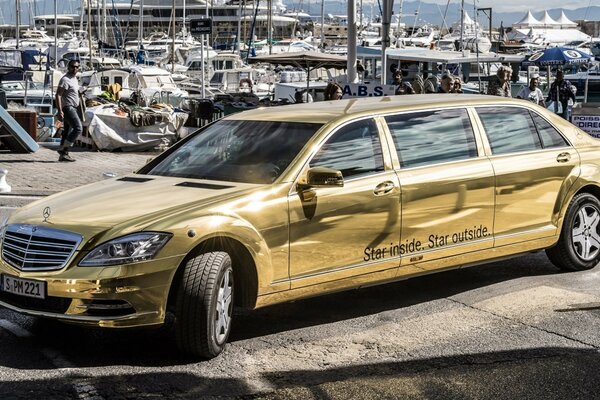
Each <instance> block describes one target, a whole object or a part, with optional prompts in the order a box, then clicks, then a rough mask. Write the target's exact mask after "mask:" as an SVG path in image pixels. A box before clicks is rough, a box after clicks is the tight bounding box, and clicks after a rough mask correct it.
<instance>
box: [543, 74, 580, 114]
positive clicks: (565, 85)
mask: <svg viewBox="0 0 600 400" xmlns="http://www.w3.org/2000/svg"><path fill="white" fill-rule="evenodd" d="M569 99H571V100H572V101H573V103H575V93H574V91H573V85H571V82H569V81H567V80H565V79H564V73H563V70H562V69H558V71H556V79H555V80H554V82H552V85H550V91H549V92H548V97H547V98H546V102H549V101H553V102H554V107H555V108H554V109H555V110H556V113H557V114H559V115H560V116H561V117H563V118H564V119H566V120H567V121H569V120H570V118H571V115H570V112H569ZM559 104H560V106H561V108H562V110H560V108H559Z"/></svg>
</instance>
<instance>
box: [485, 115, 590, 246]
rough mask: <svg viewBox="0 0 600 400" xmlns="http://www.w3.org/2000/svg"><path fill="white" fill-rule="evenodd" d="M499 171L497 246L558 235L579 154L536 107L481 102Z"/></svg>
mask: <svg viewBox="0 0 600 400" xmlns="http://www.w3.org/2000/svg"><path fill="white" fill-rule="evenodd" d="M476 110H477V114H478V116H479V119H480V120H481V124H482V126H483V129H484V130H485V133H486V135H485V136H486V137H487V141H488V142H489V144H486V147H487V148H486V151H487V152H488V153H489V154H490V160H491V162H492V165H493V167H494V172H495V175H496V195H495V200H496V215H495V220H494V236H495V240H496V241H495V246H496V247H498V246H503V245H506V244H511V243H514V242H519V241H526V240H534V239H540V238H544V237H548V236H553V235H555V234H556V232H557V229H558V227H557V221H556V219H555V218H553V215H554V214H555V213H556V210H555V207H556V204H557V198H558V196H559V194H560V192H561V190H563V191H564V190H565V187H564V185H567V186H568V185H570V183H569V182H568V181H566V179H567V177H568V176H570V175H571V173H572V171H573V169H574V168H578V166H579V154H578V153H577V152H576V151H575V149H574V148H573V147H571V145H570V144H569V143H568V142H567V141H566V140H565V138H564V137H563V136H562V135H561V134H560V133H559V132H558V131H557V130H556V129H555V128H554V127H553V126H552V125H551V124H550V123H549V122H548V121H546V119H544V118H543V117H542V116H541V115H539V114H538V113H537V112H535V111H534V110H529V109H528V108H525V107H517V106H489V107H483V106H482V107H477V108H476Z"/></svg>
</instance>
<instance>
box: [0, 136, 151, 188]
mask: <svg viewBox="0 0 600 400" xmlns="http://www.w3.org/2000/svg"><path fill="white" fill-rule="evenodd" d="M157 154H158V153H156V152H144V153H109V152H97V151H90V150H85V149H78V148H75V149H73V150H72V151H71V155H72V156H73V158H75V160H77V161H75V162H58V153H57V152H56V150H55V149H54V148H47V147H43V146H40V149H39V150H38V151H37V152H35V153H32V154H14V153H0V168H4V169H7V170H8V174H7V176H6V180H7V182H8V184H9V185H10V186H11V187H12V191H11V192H10V193H7V196H45V195H49V194H52V193H57V192H61V191H63V190H67V189H72V188H74V187H77V186H81V185H85V184H88V183H92V182H96V181H99V180H102V179H104V177H103V174H104V173H105V172H114V173H116V174H117V175H118V176H123V175H125V174H129V173H131V172H133V171H135V170H137V169H138V168H140V167H142V166H143V165H144V164H145V163H146V161H147V160H148V159H149V158H151V157H154V156H156V155H157Z"/></svg>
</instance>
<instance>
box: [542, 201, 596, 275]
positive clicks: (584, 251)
mask: <svg viewBox="0 0 600 400" xmlns="http://www.w3.org/2000/svg"><path fill="white" fill-rule="evenodd" d="M599 221H600V201H598V199H597V198H596V197H595V196H593V195H591V194H589V193H580V194H578V195H577V196H575V197H574V198H573V200H571V204H569V208H568V209H567V214H566V215H565V220H564V222H563V226H562V231H561V234H560V238H559V239H558V242H557V243H556V245H554V247H551V248H549V249H546V254H547V255H548V258H549V259H550V261H551V262H552V264H554V265H556V266H557V267H558V268H560V269H562V270H566V271H583V270H586V269H591V268H594V267H595V266H596V264H598V261H599V260H600V223H599Z"/></svg>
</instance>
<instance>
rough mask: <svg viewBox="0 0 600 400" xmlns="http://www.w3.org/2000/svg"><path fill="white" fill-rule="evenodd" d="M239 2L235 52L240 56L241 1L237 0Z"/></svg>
mask: <svg viewBox="0 0 600 400" xmlns="http://www.w3.org/2000/svg"><path fill="white" fill-rule="evenodd" d="M238 1H239V2H240V8H239V10H238V13H239V16H238V24H237V51H238V54H239V55H240V56H241V51H242V45H241V39H242V0H238Z"/></svg>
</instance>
